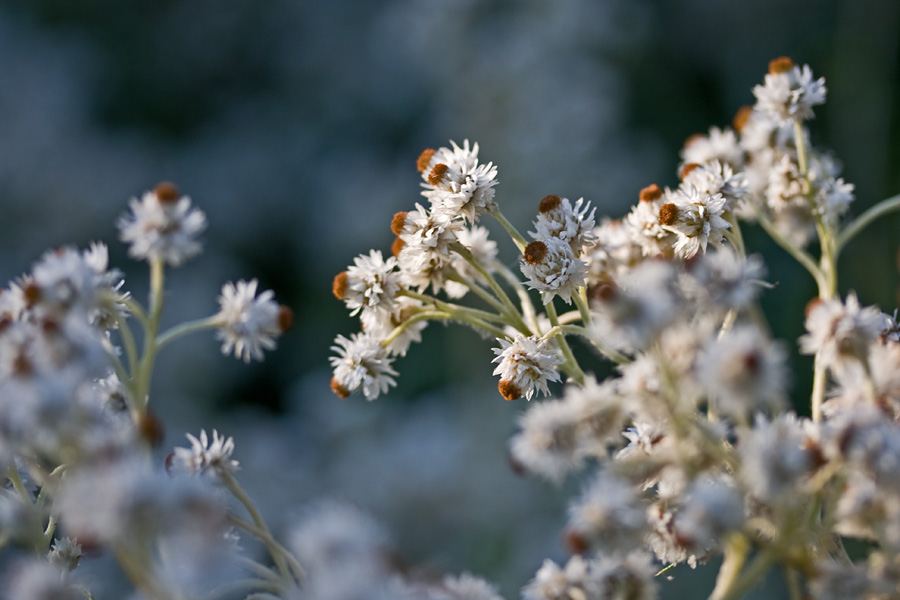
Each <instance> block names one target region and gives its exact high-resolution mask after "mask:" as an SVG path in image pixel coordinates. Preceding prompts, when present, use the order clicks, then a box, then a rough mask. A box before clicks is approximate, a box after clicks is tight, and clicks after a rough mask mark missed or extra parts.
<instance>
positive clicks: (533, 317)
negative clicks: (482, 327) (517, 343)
mask: <svg viewBox="0 0 900 600" xmlns="http://www.w3.org/2000/svg"><path fill="white" fill-rule="evenodd" d="M495 267H496V269H497V272H499V273H500V275H501V276H502V277H503V278H504V279H505V280H506V281H507V283H509V285H511V286H512V287H513V289H514V290H516V294H517V295H518V296H519V304H520V305H521V306H522V313H523V314H524V316H525V320H526V321H527V322H528V325H529V326H530V327H531V333H534V334H538V333H540V331H541V328H540V325H538V320H537V311H536V310H535V308H534V303H533V302H532V301H531V296H530V295H528V290H527V289H525V286H524V285H522V282H521V281H520V280H519V278H518V277H516V275H515V273H513V272H512V271H511V270H510V269H509V267H507V266H506V265H504V264H503V263H501V262H500V261H495ZM522 333H525V332H524V331H523V332H522Z"/></svg>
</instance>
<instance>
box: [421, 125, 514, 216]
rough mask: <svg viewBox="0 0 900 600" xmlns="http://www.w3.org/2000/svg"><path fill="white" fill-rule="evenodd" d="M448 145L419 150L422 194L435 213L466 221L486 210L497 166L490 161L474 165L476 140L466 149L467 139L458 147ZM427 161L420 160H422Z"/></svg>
mask: <svg viewBox="0 0 900 600" xmlns="http://www.w3.org/2000/svg"><path fill="white" fill-rule="evenodd" d="M450 145H451V146H452V149H451V148H446V147H442V148H439V149H438V150H436V151H428V150H426V153H430V157H429V156H428V154H426V153H423V155H422V157H421V158H420V161H422V162H420V164H419V169H420V170H421V171H422V178H423V179H424V180H425V183H423V184H422V185H423V187H424V188H425V190H424V191H423V192H422V195H423V196H425V197H426V198H428V200H429V201H430V202H431V205H432V208H433V210H434V211H435V212H436V213H440V214H443V215H445V216H447V217H448V218H450V219H456V218H459V217H462V218H464V219H465V220H467V221H469V222H474V221H477V220H478V217H479V216H480V215H481V214H483V213H484V212H486V211H487V210H489V208H490V206H491V204H492V202H493V200H494V186H495V185H497V167H495V166H494V165H493V164H491V163H487V164H478V143H477V142H476V143H475V144H474V145H473V146H472V147H471V148H469V140H466V141H465V142H463V145H462V148H460V147H459V146H457V145H456V142H453V141H451V142H450ZM426 158H427V159H428V160H424V159H426Z"/></svg>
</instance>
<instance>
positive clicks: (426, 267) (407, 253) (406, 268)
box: [391, 204, 462, 292]
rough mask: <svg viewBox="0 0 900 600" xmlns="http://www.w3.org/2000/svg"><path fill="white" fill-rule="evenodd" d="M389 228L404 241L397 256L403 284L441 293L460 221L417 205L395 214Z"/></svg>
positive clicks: (460, 224) (420, 289)
mask: <svg viewBox="0 0 900 600" xmlns="http://www.w3.org/2000/svg"><path fill="white" fill-rule="evenodd" d="M391 229H392V231H393V232H394V233H395V234H396V235H397V236H398V237H399V238H400V240H401V241H402V242H403V245H402V247H401V249H400V252H399V253H398V254H397V264H398V265H399V266H400V281H401V282H402V284H403V285H404V286H406V287H410V288H417V289H418V290H419V291H422V290H424V289H425V288H427V287H428V286H429V285H431V286H433V289H434V291H435V292H437V291H440V289H441V288H442V287H443V285H444V283H445V279H446V275H447V273H446V271H447V269H448V268H449V266H450V264H451V251H450V244H452V243H454V242H455V241H457V237H456V232H457V231H459V230H461V229H462V222H461V221H458V220H457V221H453V220H451V218H450V217H449V216H447V215H446V214H443V213H440V212H436V211H434V210H432V211H427V210H425V209H424V208H423V207H422V206H421V205H419V204H416V210H411V211H409V212H406V213H397V214H396V215H394V220H393V221H392V222H391Z"/></svg>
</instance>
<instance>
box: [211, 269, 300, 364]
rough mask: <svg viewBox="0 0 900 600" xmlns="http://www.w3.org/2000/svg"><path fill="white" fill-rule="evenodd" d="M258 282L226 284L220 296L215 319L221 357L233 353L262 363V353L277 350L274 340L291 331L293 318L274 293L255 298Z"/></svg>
mask: <svg viewBox="0 0 900 600" xmlns="http://www.w3.org/2000/svg"><path fill="white" fill-rule="evenodd" d="M256 287H257V281H256V280H255V279H253V280H251V281H250V282H249V283H248V282H246V281H243V280H241V281H238V282H237V285H235V284H233V283H226V284H225V285H224V286H222V295H221V296H219V305H220V306H221V310H219V312H218V314H216V316H215V317H214V318H215V320H216V323H217V324H218V326H219V333H218V337H219V339H221V340H222V354H229V353H230V352H231V351H232V350H234V356H235V358H241V359H243V360H244V362H247V363H248V362H250V359H251V358H254V359H256V360H262V359H263V349H266V350H271V349H273V348H275V338H277V337H279V336H280V335H281V334H282V333H284V332H285V331H287V330H288V329H290V325H291V314H290V309H288V308H287V307H283V306H279V305H278V304H277V303H276V302H275V300H274V299H273V297H274V293H273V292H272V290H266V291H265V292H263V293H262V294H260V295H259V296H257V295H256Z"/></svg>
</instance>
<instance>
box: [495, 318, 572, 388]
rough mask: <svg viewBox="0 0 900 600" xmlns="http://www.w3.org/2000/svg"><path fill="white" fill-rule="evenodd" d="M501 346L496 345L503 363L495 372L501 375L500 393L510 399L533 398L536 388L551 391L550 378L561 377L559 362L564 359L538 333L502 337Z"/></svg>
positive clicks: (499, 360) (500, 363)
mask: <svg viewBox="0 0 900 600" xmlns="http://www.w3.org/2000/svg"><path fill="white" fill-rule="evenodd" d="M498 341H499V342H500V348H494V354H496V355H497V357H496V358H495V359H494V360H493V362H495V363H499V364H498V365H497V368H496V369H494V375H499V376H500V384H499V389H500V394H501V395H502V396H503V397H504V398H506V399H507V400H515V399H517V398H521V397H523V396H524V397H525V398H527V399H528V400H531V396H532V395H534V391H535V389H537V390H540V391H541V392H542V393H543V394H544V395H545V396H547V395H549V394H550V391H549V390H548V389H547V382H548V381H559V372H558V371H557V370H556V367H557V365H561V364H562V362H563V361H562V359H561V358H560V357H559V355H558V354H557V353H556V352H555V351H554V350H553V349H552V347H551V345H550V343H549V342H548V341H547V340H544V339H540V338H537V337H535V336H529V337H525V336H523V335H521V334H515V335H514V336H513V338H512V339H502V340H499V339H498Z"/></svg>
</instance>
